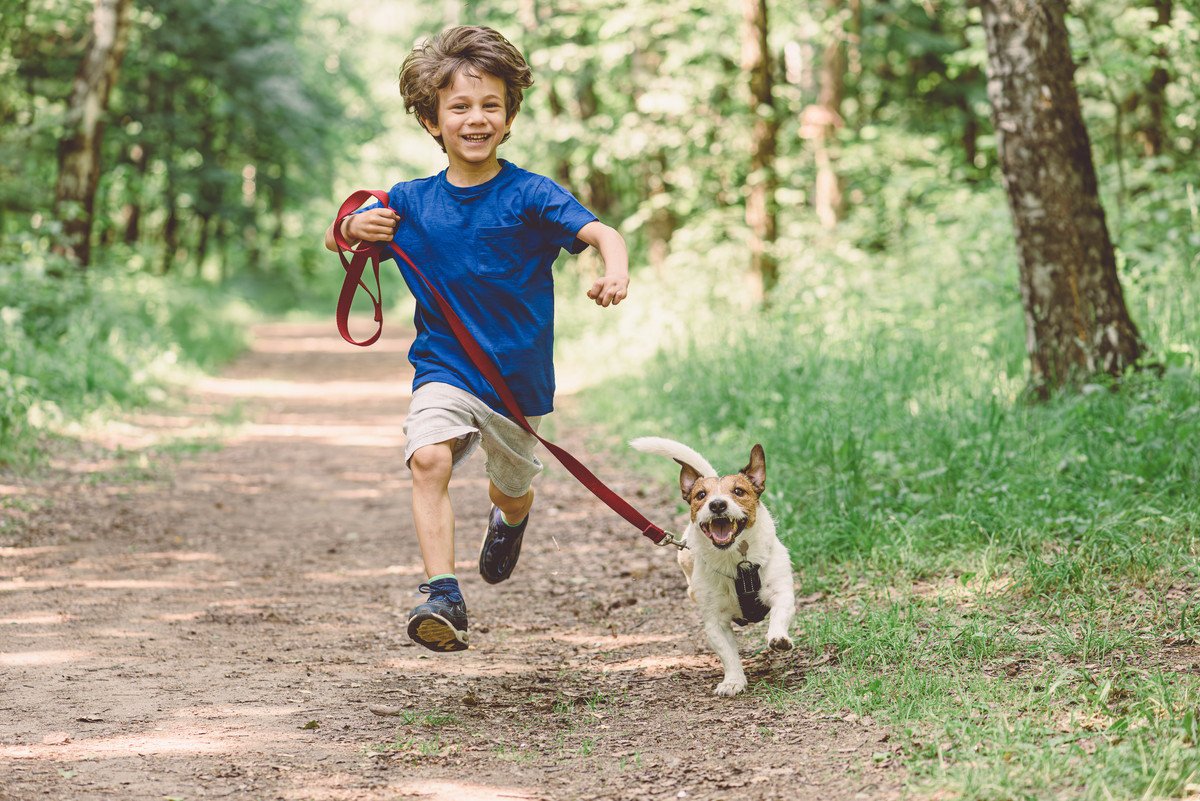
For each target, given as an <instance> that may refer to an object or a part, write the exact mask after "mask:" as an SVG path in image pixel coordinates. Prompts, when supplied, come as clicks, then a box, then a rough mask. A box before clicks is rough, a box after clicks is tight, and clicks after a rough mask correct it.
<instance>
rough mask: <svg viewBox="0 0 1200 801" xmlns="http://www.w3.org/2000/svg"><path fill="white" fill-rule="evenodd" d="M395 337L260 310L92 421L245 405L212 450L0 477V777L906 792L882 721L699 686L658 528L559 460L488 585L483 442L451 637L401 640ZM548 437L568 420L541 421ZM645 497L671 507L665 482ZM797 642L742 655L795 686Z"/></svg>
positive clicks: (283, 786) (151, 786)
mask: <svg viewBox="0 0 1200 801" xmlns="http://www.w3.org/2000/svg"><path fill="white" fill-rule="evenodd" d="M405 344H406V343H404V342H403V341H401V336H400V335H399V334H397V333H396V332H395V329H393V330H392V333H391V335H390V338H385V340H384V342H383V343H381V344H380V345H379V346H376V347H375V348H372V349H370V350H369V351H359V350H357V349H350V348H347V347H346V346H344V345H343V344H342V343H341V342H340V341H339V340H337V339H336V338H335V337H331V336H330V330H329V326H327V325H320V326H312V325H307V326H306V325H296V324H287V325H270V326H262V327H260V328H259V329H258V330H257V336H256V341H255V346H254V349H253V350H252V351H251V352H250V353H248V354H247V355H246V356H245V357H244V358H242V359H241V360H239V361H238V362H237V363H236V364H234V365H233V366H232V367H231V368H230V369H229V370H228V371H226V373H225V374H224V375H223V376H222V377H221V378H219V379H212V380H208V381H205V382H203V383H202V384H201V385H200V386H198V387H197V388H196V390H195V392H194V393H193V395H192V396H191V399H190V401H189V403H188V405H187V407H186V408H185V409H182V410H180V411H178V412H176V413H172V414H165V415H164V414H159V415H141V416H139V417H137V418H135V419H134V420H133V421H132V422H131V424H130V425H128V426H122V427H114V428H113V429H111V431H112V434H111V436H112V438H113V441H112V442H110V443H109V445H114V444H118V443H119V442H124V443H125V444H126V445H127V446H131V447H137V446H139V445H144V444H145V443H146V442H147V441H148V439H149V438H153V437H161V436H164V435H171V436H175V437H183V438H184V439H185V440H186V438H188V437H195V436H197V434H199V435H204V433H205V432H206V431H210V430H211V425H212V421H213V420H214V419H222V418H223V419H225V420H227V421H228V420H229V419H231V418H233V417H240V418H241V423H240V424H238V425H235V426H232V427H227V428H226V430H225V435H224V436H223V445H224V446H223V447H222V448H220V449H210V450H203V449H200V450H199V452H197V453H195V454H189V455H188V456H186V458H183V459H182V460H180V462H179V463H178V465H175V466H174V467H173V468H172V469H171V470H169V471H160V472H159V473H158V474H157V475H152V476H151V477H150V479H149V480H147V478H146V476H144V475H140V473H143V472H145V469H144V468H145V467H146V465H145V464H144V463H143V462H142V461H141V460H140V459H139V458H137V457H133V458H125V459H123V460H118V461H113V457H112V455H111V453H110V452H108V451H105V450H103V449H101V448H95V449H94V450H93V451H92V452H91V453H86V454H80V453H78V452H77V451H76V450H74V449H73V450H72V452H71V454H70V455H69V456H66V457H62V458H59V459H57V460H56V461H55V466H54V469H53V470H52V471H51V473H50V475H49V476H48V477H46V476H44V477H42V478H41V479H38V480H37V481H29V480H17V479H13V478H11V477H9V478H4V477H3V476H0V496H3V497H4V498H5V501H4V502H3V504H0V515H2V516H3V522H4V525H3V527H0V713H2V715H0V798H4V799H8V798H13V799H35V798H37V799H40V798H52V799H60V798H72V799H76V798H116V799H156V801H158V800H161V799H164V798H168V799H169V798H177V799H187V801H192V800H193V799H206V798H233V799H355V801H360V800H362V799H398V798H426V799H429V798H438V799H442V798H444V799H454V800H455V801H465V800H467V799H483V798H488V799H491V798H505V799H512V798H516V799H555V800H556V801H574V799H600V798H603V799H609V798H613V799H618V798H620V799H626V798H639V799H640V798H655V799H659V798H663V799H665V798H671V799H674V798H694V799H709V798H712V799H717V798H736V799H797V798H819V799H822V801H836V800H837V799H844V798H872V799H875V798H887V797H895V796H897V795H898V794H899V789H898V788H899V783H900V775H899V774H898V773H897V772H896V771H895V770H894V769H891V768H886V767H880V766H879V765H880V763H881V762H882V763H883V764H886V761H885V760H882V759H881V758H879V757H876V758H875V759H873V758H872V755H873V754H879V753H881V752H883V753H886V752H887V750H888V747H889V746H888V744H887V743H885V742H883V739H884V738H885V735H884V734H883V733H882V732H881V731H880V730H879V729H877V728H874V727H872V726H870V725H864V723H863V722H862V721H852V720H851V721H847V720H842V719H838V718H832V717H827V716H820V715H816V714H813V713H810V712H805V711H803V710H801V709H799V708H797V707H795V706H786V707H785V706H781V705H778V704H775V703H773V702H772V699H771V697H770V693H769V692H759V693H757V694H755V695H750V696H742V697H740V698H737V699H732V700H730V699H718V698H714V697H713V696H712V695H711V691H712V688H713V686H714V685H715V683H716V682H717V680H718V677H719V672H720V671H719V666H718V663H717V661H716V659H715V657H713V656H712V655H711V653H710V652H709V650H708V648H707V646H706V644H705V642H704V638H703V635H702V633H701V632H700V629H699V626H698V624H697V621H696V618H695V614H694V611H693V610H692V609H691V608H690V607H689V606H687V604H686V597H685V596H684V591H683V586H684V585H683V581H682V577H681V576H680V575H679V573H678V571H677V569H676V568H675V566H674V561H673V554H671V553H668V552H667V551H666V549H657V548H654V547H652V546H650V545H649V544H648V543H647V542H645V541H643V540H642V538H640V537H639V536H638V535H637V533H636V532H634V531H632V529H630V528H629V527H628V526H627V525H626V524H625V523H624V522H622V521H620V520H619V519H618V518H616V517H615V516H614V515H612V514H611V513H609V512H607V511H606V510H604V509H603V508H602V507H601V506H600V505H599V503H598V502H596V501H594V500H593V499H591V497H590V496H589V495H588V494H587V492H586V490H584V489H582V488H581V487H579V486H578V485H576V484H575V483H574V482H573V480H572V479H570V477H569V476H568V475H567V474H566V473H565V472H564V471H562V470H561V469H560V468H558V466H557V465H553V466H551V467H550V468H549V469H548V470H547V474H546V475H545V476H543V477H542V478H541V479H539V484H538V488H539V499H538V506H537V510H536V517H535V518H534V522H533V524H532V526H531V529H530V536H529V537H528V538H527V540H526V545H525V551H524V553H523V555H522V558H521V564H520V566H519V567H518V569H517V573H516V574H515V576H514V579H513V580H512V581H510V582H508V583H507V584H504V585H500V586H498V587H491V586H488V585H486V584H484V582H483V581H482V580H481V579H480V578H479V576H478V573H477V572H476V569H475V561H474V557H475V553H476V549H477V547H478V535H479V531H478V529H479V528H480V525H481V521H483V519H484V515H485V513H486V511H487V506H486V504H487V501H486V492H484V486H485V484H484V478H483V470H482V457H481V456H477V457H475V458H473V459H472V461H471V463H470V464H469V465H468V467H469V469H467V470H465V471H463V474H462V475H461V476H460V477H458V478H457V479H456V481H455V486H454V489H453V495H454V503H455V510H456V513H457V515H458V520H459V542H458V555H459V559H460V562H459V575H460V576H461V577H463V582H464V591H465V593H466V597H467V601H468V604H469V605H470V610H471V637H472V647H471V649H470V650H469V651H466V652H463V653H460V654H451V655H434V654H432V653H429V652H425V651H423V650H422V649H420V648H419V647H415V646H413V645H412V644H411V643H410V642H409V640H408V639H407V637H406V635H405V634H404V619H405V617H406V615H407V612H408V610H409V609H410V608H411V607H412V606H413V605H414V604H415V603H416V598H417V597H418V596H417V595H416V593H415V588H416V585H417V583H418V582H419V581H420V579H421V575H420V568H419V565H420V562H419V557H418V553H417V549H416V543H415V538H414V537H413V536H412V535H411V532H410V525H411V522H410V520H411V518H410V517H409V511H408V505H409V477H408V474H407V471H405V470H403V468H402V466H401V465H400V458H401V444H402V434H401V425H402V422H403V416H404V410H405V408H406V406H407V402H408V393H407V389H408V381H409V372H408V365H407V363H406V361H405V358H404V350H405ZM559 438H560V439H561V440H563V441H564V444H565V445H567V446H568V447H574V448H581V447H583V446H582V441H581V440H580V439H579V438H578V437H573V436H566V435H564V432H562V430H561V425H560V426H559ZM177 448H178V446H177ZM587 461H589V463H592V464H594V465H595V464H596V460H595V459H594V458H588V459H587ZM153 466H154V463H153V462H151V463H150V468H151V470H150V472H151V473H152V474H153V473H154V470H153ZM597 467H598V469H599V471H600V472H601V473H602V474H603V475H605V476H607V477H612V476H619V472H618V471H617V470H616V469H615V468H614V467H613V466H612V465H606V466H599V465H597ZM613 483H614V485H615V486H616V487H617V488H618V489H619V490H622V491H627V492H631V493H633V492H636V491H637V490H638V486H637V484H636V483H634V482H631V481H625V482H622V481H620V480H617V481H614V482H613ZM638 503H639V505H641V506H643V508H644V509H645V510H646V511H647V512H648V513H650V515H651V517H654V518H655V519H658V520H664V521H666V520H671V521H672V522H678V521H676V520H673V519H672V516H673V513H674V505H673V498H672V489H671V488H670V487H663V488H661V492H660V491H657V490H652V491H650V492H649V493H645V494H644V497H641V498H640V499H639V501H638ZM552 535H553V536H552ZM762 636H763V634H762V630H761V627H757V628H755V629H754V630H752V631H751V632H749V633H747V634H746V635H745V636H744V637H743V640H742V643H743V646H742V651H743V654H750V653H751V652H753V651H756V650H759V649H761V646H762V642H761V641H762ZM811 658H812V655H811V654H805V653H803V652H802V651H798V652H793V654H790V655H787V656H784V657H770V656H767V655H762V654H759V655H756V656H751V657H749V658H748V662H747V667H748V671H747V672H748V673H749V675H750V678H751V683H752V684H753V683H754V682H755V681H758V680H762V681H766V682H769V683H770V684H771V685H773V686H776V687H794V686H797V685H798V683H799V680H800V679H801V677H802V675H803V672H804V670H805V669H806V667H805V665H806V664H807V661H808V660H810V659H811ZM372 706H382V707H388V708H391V711H394V712H396V713H398V714H395V715H392V716H386V717H385V716H379V715H377V714H374V713H372V712H371V711H370V709H369V707H372Z"/></svg>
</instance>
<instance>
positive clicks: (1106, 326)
mask: <svg viewBox="0 0 1200 801" xmlns="http://www.w3.org/2000/svg"><path fill="white" fill-rule="evenodd" d="M981 7H982V9H983V25H984V30H985V33H986V35H987V49H988V72H989V76H988V97H989V99H990V100H991V104H992V115H993V119H994V122H995V129H996V138H997V146H998V150H999V157H1000V165H1001V169H1002V170H1003V175H1004V186H1005V189H1006V190H1007V193H1008V201H1009V208H1010V210H1011V212H1012V216H1013V224H1014V228H1015V232H1016V239H1017V252H1018V257H1019V262H1020V283H1021V296H1022V300H1023V302H1024V307H1025V330H1026V350H1027V352H1028V353H1029V359H1030V369H1031V389H1032V390H1033V391H1034V392H1035V393H1036V394H1037V395H1038V396H1040V397H1045V396H1046V395H1048V394H1049V392H1050V391H1051V390H1053V389H1055V388H1058V387H1063V386H1069V385H1073V384H1078V383H1079V382H1081V381H1083V380H1085V379H1087V378H1088V377H1091V376H1094V375H1096V374H1099V373H1108V374H1109V375H1113V376H1120V375H1121V374H1122V373H1124V372H1125V371H1126V370H1127V369H1128V368H1130V367H1132V366H1134V365H1135V363H1136V362H1137V359H1138V357H1139V356H1140V355H1141V352H1142V345H1141V341H1140V339H1139V336H1138V332H1137V328H1136V327H1135V326H1134V324H1133V321H1132V320H1131V319H1130V317H1129V313H1128V311H1127V310H1126V308H1125V300H1124V296H1123V294H1122V291H1121V284H1120V281H1119V280H1118V278H1117V269H1116V259H1115V256H1114V253H1113V246H1112V241H1111V240H1110V238H1109V234H1108V226H1107V224H1106V222H1105V219H1104V209H1103V207H1102V206H1101V205H1100V199H1099V197H1098V195H1097V183H1096V171H1095V167H1094V165H1093V163H1092V152H1091V144H1090V142H1089V141H1088V135H1087V129H1086V128H1085V127H1084V124H1083V117H1082V114H1081V113H1080V108H1079V95H1078V93H1077V92H1076V89H1075V82H1074V70H1075V65H1074V64H1073V63H1072V62H1071V54H1070V48H1069V44H1068V41H1067V29H1066V24H1065V22H1064V16H1065V13H1066V2H1065V0H1042V1H1041V2H1035V1H1034V0H983V2H981Z"/></svg>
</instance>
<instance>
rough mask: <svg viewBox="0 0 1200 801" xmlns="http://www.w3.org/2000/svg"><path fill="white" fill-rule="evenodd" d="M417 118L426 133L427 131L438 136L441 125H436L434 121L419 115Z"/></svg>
mask: <svg viewBox="0 0 1200 801" xmlns="http://www.w3.org/2000/svg"><path fill="white" fill-rule="evenodd" d="M417 120H418V121H419V122H420V123H421V127H422V128H424V129H425V131H426V133H428V134H429V135H430V136H440V135H441V126H440V125H438V124H437V123H436V122H430V121H429V120H427V119H425V118H424V117H421V116H418V117H417Z"/></svg>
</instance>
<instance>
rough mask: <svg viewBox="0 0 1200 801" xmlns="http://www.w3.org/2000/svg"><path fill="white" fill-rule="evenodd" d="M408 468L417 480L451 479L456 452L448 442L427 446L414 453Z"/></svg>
mask: <svg viewBox="0 0 1200 801" xmlns="http://www.w3.org/2000/svg"><path fill="white" fill-rule="evenodd" d="M408 467H409V469H410V470H412V472H413V477H414V478H416V479H449V478H450V471H451V469H452V468H453V467H454V451H452V450H451V449H450V444H449V443H447V442H439V443H437V444H435V445H425V446H424V447H421V448H417V449H416V450H415V451H413V455H412V458H410V459H409V460H408Z"/></svg>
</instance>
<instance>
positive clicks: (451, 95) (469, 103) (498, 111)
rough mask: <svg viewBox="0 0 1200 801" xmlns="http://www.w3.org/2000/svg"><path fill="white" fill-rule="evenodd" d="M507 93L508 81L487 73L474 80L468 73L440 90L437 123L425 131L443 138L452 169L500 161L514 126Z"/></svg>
mask: <svg viewBox="0 0 1200 801" xmlns="http://www.w3.org/2000/svg"><path fill="white" fill-rule="evenodd" d="M504 91H505V90H504V81H502V80H500V79H499V78H497V77H496V76H495V75H489V74H487V73H486V72H484V73H480V74H479V75H478V77H472V76H470V75H468V74H467V73H466V71H465V70H462V71H460V72H459V73H458V74H457V75H455V76H454V81H453V82H452V83H451V84H450V85H449V86H447V87H446V88H445V89H439V90H438V118H437V122H431V121H429V120H426V121H425V128H426V129H427V130H428V131H429V133H431V134H433V135H434V136H440V137H442V144H443V146H444V147H445V148H446V155H447V156H449V158H450V163H451V165H455V164H461V165H478V164H483V163H486V162H488V161H495V160H496V148H498V147H499V146H500V141H501V140H502V139H504V135H505V134H507V133H508V129H509V128H510V127H511V126H512V120H511V119H506V118H505V112H506V104H505V97H504ZM513 117H514V118H515V117H516V115H515V114H514V115H513Z"/></svg>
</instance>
